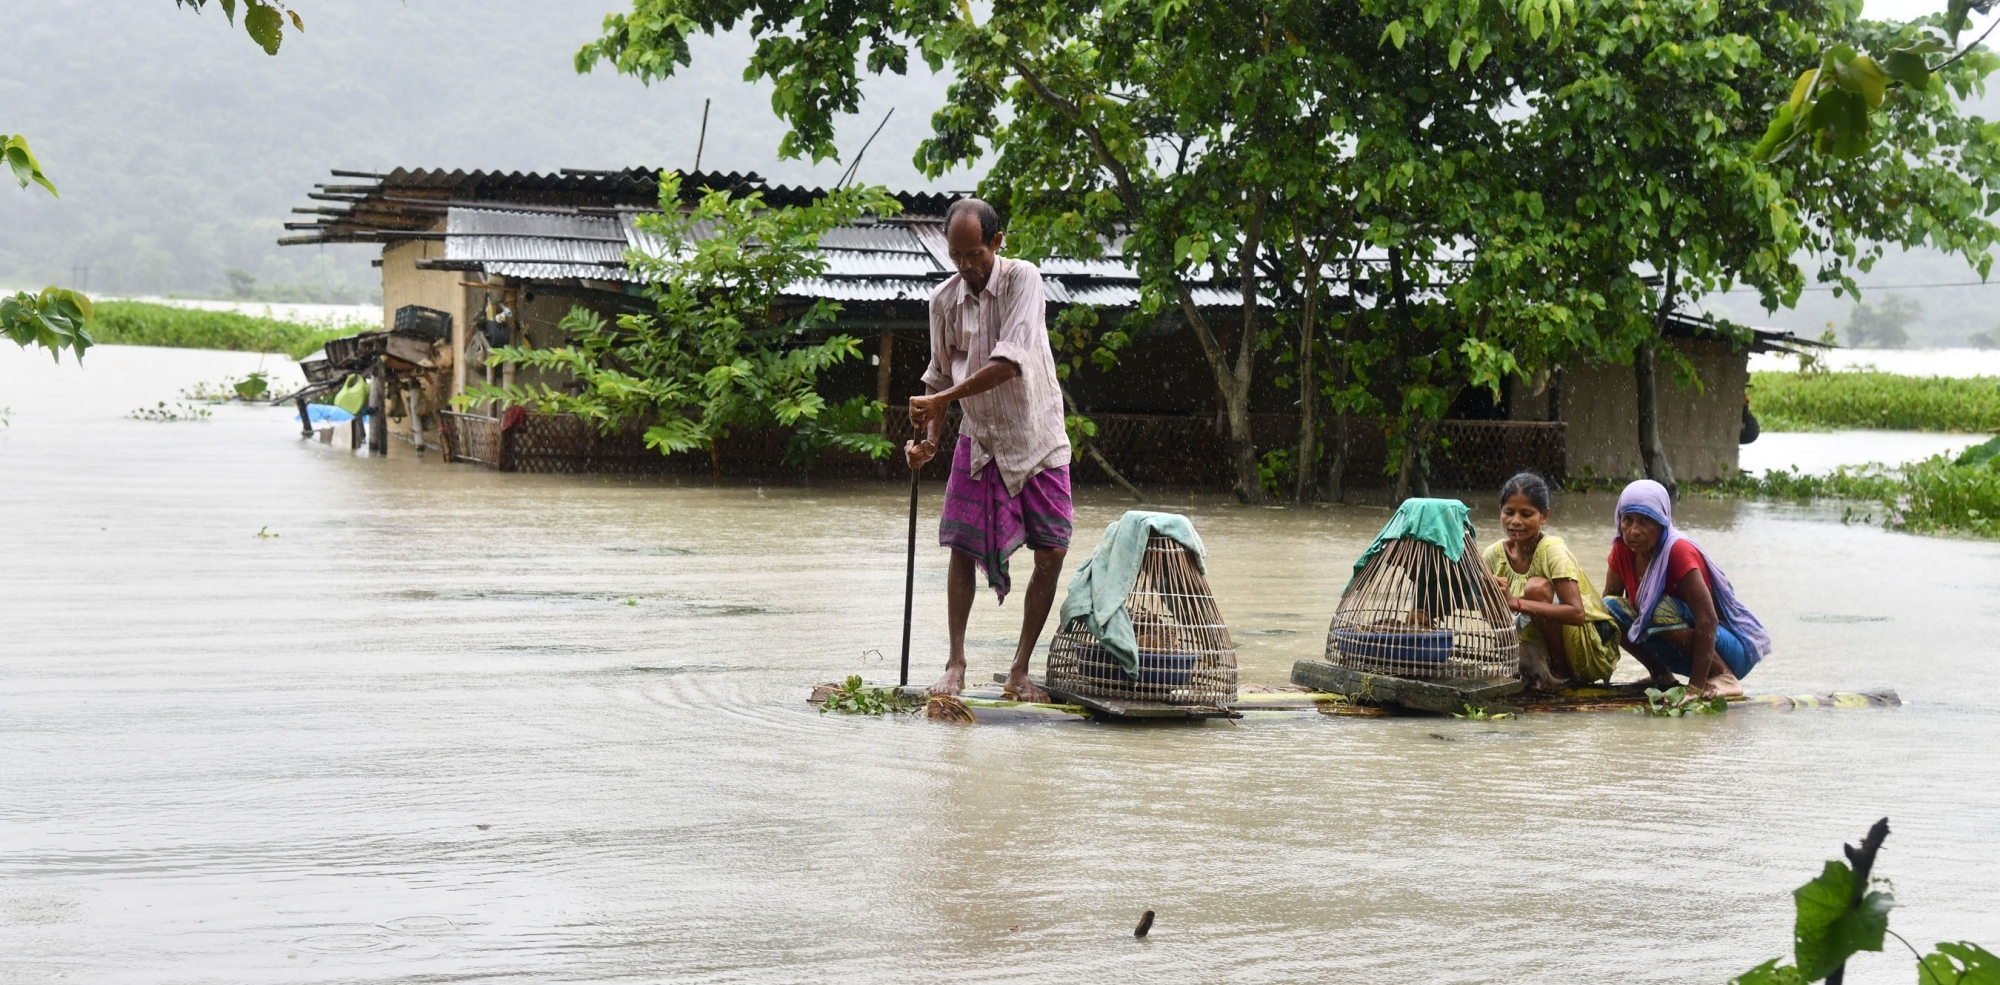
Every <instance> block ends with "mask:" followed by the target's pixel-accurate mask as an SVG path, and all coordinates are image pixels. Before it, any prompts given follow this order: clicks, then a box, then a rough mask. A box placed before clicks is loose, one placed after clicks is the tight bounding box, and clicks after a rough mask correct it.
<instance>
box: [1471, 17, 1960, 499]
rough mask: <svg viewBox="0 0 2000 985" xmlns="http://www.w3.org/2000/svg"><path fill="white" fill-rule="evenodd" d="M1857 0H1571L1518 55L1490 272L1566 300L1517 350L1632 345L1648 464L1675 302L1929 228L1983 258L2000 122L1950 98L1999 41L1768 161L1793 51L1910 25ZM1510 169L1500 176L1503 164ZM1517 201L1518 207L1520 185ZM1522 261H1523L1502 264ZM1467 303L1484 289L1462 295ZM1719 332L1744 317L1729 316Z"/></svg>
mask: <svg viewBox="0 0 2000 985" xmlns="http://www.w3.org/2000/svg"><path fill="white" fill-rule="evenodd" d="M1857 14H1858V4H1853V3H1849V2H1847V0H1788V2H1783V3H1776V4H1770V5H1765V6H1760V7H1758V8H1756V9H1751V8H1745V7H1728V6H1726V5H1717V4H1714V3H1712V2H1709V0H1657V2H1649V3H1646V4H1637V3H1632V2H1628V0H1598V2H1589V3H1584V4H1582V5H1581V7H1580V8H1579V11H1578V18H1579V19H1578V24H1577V28H1576V31H1575V33H1574V34H1573V35H1572V39H1571V41H1570V43H1568V44H1565V45H1564V46H1562V47H1561V48H1560V49H1559V50H1558V51H1557V52H1556V53H1554V54H1553V55H1552V56H1551V57H1549V58H1545V59H1530V60H1524V61H1523V62H1522V63H1521V69H1522V71H1523V76H1522V79H1521V88H1522V91H1523V93H1524V96H1523V99H1522V104H1523V107H1524V108H1525V109H1526V110H1527V112H1525V113H1523V114H1522V115H1521V116H1520V118H1519V122H1518V126H1519V127H1520V130H1521V132H1520V134H1519V135H1518V137H1516V138H1513V139H1511V140H1510V153H1509V155H1508V157H1507V160H1509V161H1511V162H1514V163H1515V164H1516V165H1518V167H1519V169H1520V170H1519V172H1518V175H1517V178H1516V182H1517V184H1518V186H1519V187H1522V188H1528V189H1533V191H1532V192H1530V193H1528V194H1525V195H1522V194H1517V195H1515V196H1511V197H1507V198H1499V197H1496V198H1495V199H1494V202H1495V204H1496V206H1499V207H1496V208H1494V209H1491V210H1488V211H1487V212H1485V213H1484V214H1483V221H1484V222H1486V223H1487V224H1488V227H1489V230H1490V232H1489V233H1487V234H1483V235H1481V236H1479V237H1476V239H1477V240H1478V242H1479V246H1480V254H1479V256H1478V258H1477V261H1478V264H1480V265H1484V266H1486V267H1488V268H1489V272H1490V274H1491V276H1490V277H1489V278H1487V279H1488V280H1489V281H1490V284H1491V287H1492V288H1493V290H1494V291H1495V293H1494V294H1492V295H1489V297H1488V299H1487V303H1502V302H1503V301H1505V300H1506V299H1514V303H1518V302H1519V301H1521V300H1523V299H1527V300H1540V301H1542V302H1544V303H1546V304H1548V305H1549V306H1550V308H1549V310H1550V311H1551V312H1558V311H1559V312H1561V313H1562V317H1549V318H1544V319H1541V320H1540V321H1539V322H1538V323H1537V325H1536V326H1535V329H1536V330H1534V331H1528V332H1519V333H1515V334H1514V339H1515V343H1516V350H1515V351H1516V353H1517V355H1519V356H1520V357H1521V361H1522V362H1523V363H1524V364H1527V365H1534V364H1539V363H1543V362H1548V361H1558V362H1559V361H1563V360H1566V359H1572V358H1584V359H1599V360H1609V361H1616V362H1628V363H1630V364H1632V365H1633V366H1634V373H1635V377H1636V382H1637V383H1638V390H1639V394H1640V406H1639V411H1640V414H1639V417H1640V422H1641V435H1640V449H1641V453H1642V458H1643V459H1644V460H1645V462H1646V467H1647V472H1648V474H1649V475H1651V476H1652V477H1653V478H1656V479H1660V480H1661V481H1662V482H1665V483H1666V484H1668V485H1669V486H1672V485H1673V482H1672V478H1673V476H1672V470H1671V467H1670V465H1669V464H1668V463H1667V462H1666V456H1665V453H1664V450H1663V449H1662V448H1661V446H1660V442H1659V438H1658V430H1657V426H1656V416H1655V414H1654V413H1653V406H1652V393H1653V390H1654V384H1653V377H1654V368H1653V365H1652V363H1653V361H1654V353H1655V352H1658V353H1660V354H1662V355H1668V354H1671V358H1672V360H1673V366H1674V369H1675V376H1676V377H1677V378H1678V379H1679V380H1680V381H1681V382H1682V383H1683V385H1688V384H1696V385H1698V383H1697V381H1694V380H1693V379H1692V376H1691V368H1690V367H1689V366H1688V365H1687V364H1686V363H1685V361H1684V360H1682V359H1680V358H1679V356H1678V355H1677V354H1676V353H1675V350H1673V349H1671V348H1668V347H1663V346H1660V344H1659V342H1660V334H1661V329H1662V328H1663V322H1664V318H1665V315H1666V314H1667V313H1668V312H1670V311H1672V310H1673V309H1674V308H1676V307H1678V306H1682V305H1687V304H1691V303H1693V302H1697V301H1699V300H1700V299H1701V298H1702V297H1703V296H1704V295H1706V294H1708V293H1710V292H1712V291H1716V290H1720V289H1724V288H1727V287H1729V286H1731V285H1733V284H1737V283H1742V284H1745V285H1748V286H1752V287H1755V288H1756V289H1757V290H1758V291H1759V293H1760V296H1761V298H1762V300H1763V302H1764V304H1765V306H1766V307H1767V308H1772V309H1775V308H1777V307H1780V306H1789V305H1791V304H1793V303H1795V302H1796V300H1797V298H1798V294H1799V291H1800V290H1801V288H1802V286H1803V284H1804V282H1805V276H1806V273H1805V271H1803V270H1802V269H1801V268H1800V267H1799V265H1798V263H1797V262H1796V261H1795V259H1794V258H1795V257H1798V256H1801V255H1806V256H1813V257H1815V258H1817V262H1818V269H1817V271H1816V272H1815V277H1816V279H1818V280H1819V281H1821V282H1832V283H1835V284H1836V285H1838V286H1839V288H1840V289H1841V290H1842V291H1851V290H1853V287H1854V285H1853V281H1852V279H1851V278H1852V274H1853V273H1854V272H1855V271H1865V270H1867V269H1868V268H1869V267H1870V265H1871V264H1872V263H1873V262H1874V260H1875V259H1876V258H1877V257H1879V256H1880V255H1881V252H1882V249H1883V247H1884V245H1885V244H1896V245H1900V246H1905V247H1908V246H1915V245H1930V246H1934V247H1938V248H1940V249H1944V250H1947V251H1950V252H1957V253H1959V254H1960V255H1962V256H1964V257H1965V258H1966V259H1967V260H1968V262H1970V263H1972V264H1973V265H1974V266H1975V267H1976V268H1978V269H1980V270H1981V271H1982V273H1983V272H1984V270H1985V265H1986V264H1988V263H1989V262H1990V261H1989V260H1987V259H1986V251H1987V249H1988V248H1989V247H1990V246H1991V245H1993V244H1994V243H1995V242H1996V229H1995V227H1994V226H1993V225H1992V224H1991V223H1989V222H1988V221H1987V220H1986V219H1985V218H1983V216H1984V214H1985V212H1986V211H1987V210H1986V208H1985V204H1986V201H1987V198H1988V196H1989V194H1990V193H1991V191H1992V177H1993V176H1994V175H1995V174H1996V169H1995V163H1996V157H1995V151H1996V148H2000V143H1996V139H2000V135H1996V134H1995V133H1994V132H1992V131H1991V130H1990V128H1988V127H1986V126H1984V125H1983V124H1982V123H1980V122H1979V121H1978V120H1977V119H1976V118H1970V117H1966V116H1963V115H1961V114H1960V112H1959V107H1958V104H1957V102H1956V99H1955V98H1954V96H1955V95H1962V94H1963V93H1965V92H1969V91H1971V90H1972V89H1973V88H1975V87H1977V86H1979V85H1981V84H1982V80H1983V78H1984V76H1985V75H1986V74H1987V73H1988V72H1989V71H1990V70H1991V68H1992V61H1991V59H1989V58H1987V57H1985V56H1984V55H1983V54H1981V53H1977V52H1974V53H1971V54H1969V55H1967V56H1966V57H1964V58H1960V59H1958V60H1957V61H1955V62H1953V63H1951V64H1949V65H1943V64H1941V65H1939V66H1937V71H1935V72H1934V73H1933V74H1932V75H1931V76H1930V78H1929V81H1928V83H1927V84H1926V86H1925V87H1924V88H1922V89H1915V88H1906V89H1905V91H1903V92H1901V94H1899V95H1897V96H1896V97H1894V98H1888V99H1884V100H1883V101H1882V103H1881V106H1880V108H1879V110H1872V111H1871V113H1872V118H1873V119H1874V120H1875V125H1876V127H1877V128H1878V129H1879V130H1881V131H1882V132H1885V133H1891V134H1895V135H1897V139H1896V140H1894V141H1892V142H1890V146H1879V145H1878V146H1876V147H1873V148H1869V149H1866V150H1865V151H1864V152H1862V153H1860V154H1859V155H1858V156H1856V157H1854V158H1852V159H1846V158H1838V159H1834V158H1829V159H1828V160H1826V161H1825V162H1823V163H1816V164H1815V165H1813V166H1811V167H1804V166H1801V167H1793V166H1791V165H1786V166H1782V167H1781V166H1776V165H1774V164H1773V162H1772V161H1771V160H1769V159H1768V158H1767V157H1765V156H1764V155H1763V154H1761V153H1760V151H1759V140H1758V134H1759V133H1760V132H1761V131H1762V130H1763V129H1764V122H1765V120H1766V118H1767V116H1766V114H1767V113H1768V112H1769V107H1770V106H1771V105H1772V100H1774V99H1777V98H1781V93H1782V92H1784V91H1789V86H1790V85H1791V84H1792V76H1791V74H1790V69H1789V68H1788V66H1790V65H1792V64H1794V61H1795V59H1797V58H1799V57H1801V55H1811V56H1816V55H1817V53H1818V52H1819V50H1820V48H1821V46H1822V45H1825V44H1826V43H1827V40H1826V39H1829V38H1831V39H1836V40H1841V39H1844V40H1841V43H1849V42H1852V43H1854V44H1861V45H1865V44H1870V43H1875V40H1873V39H1881V38H1893V37H1898V36H1901V35H1903V34H1904V33H1906V32H1907V31H1909V30H1912V28H1911V27H1909V26H1908V25H1898V24H1885V23H1879V22H1868V21H1861V20H1859V19H1858V17H1857ZM1497 184H1498V183H1497V182H1496V185H1497ZM1509 206H1513V207H1509ZM1507 265H1511V269H1503V268H1505V267H1506V266H1507ZM1461 303H1462V304H1476V303H1478V299H1474V298H1469V297H1462V298H1461ZM1719 327H1720V328H1721V329H1723V330H1724V331H1725V332H1731V331H1733V332H1735V333H1737V334H1739V336H1740V333H1741V332H1742V330H1741V329H1740V328H1736V327H1733V326H1728V325H1722V326H1719Z"/></svg>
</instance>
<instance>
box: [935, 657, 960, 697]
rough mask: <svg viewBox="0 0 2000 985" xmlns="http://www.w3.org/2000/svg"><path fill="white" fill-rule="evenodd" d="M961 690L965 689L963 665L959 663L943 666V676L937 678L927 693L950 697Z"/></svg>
mask: <svg viewBox="0 0 2000 985" xmlns="http://www.w3.org/2000/svg"><path fill="white" fill-rule="evenodd" d="M963 690H965V667H964V665H962V664H961V665H959V666H956V667H952V666H947V667H945V669H944V676H943V677H940V678H938V679H937V683H936V684H933V685H931V686H930V692H929V693H930V694H932V695H934V696H936V695H942V696H945V697H950V696H953V695H956V694H957V693H958V692H960V691H963Z"/></svg>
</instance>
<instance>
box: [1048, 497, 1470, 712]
mask: <svg viewBox="0 0 2000 985" xmlns="http://www.w3.org/2000/svg"><path fill="white" fill-rule="evenodd" d="M1460 508H1461V509H1463V507H1460ZM1154 534H1159V535H1160V536H1162V537H1168V538H1171V539H1173V540H1174V541H1176V542H1177V543H1179V544H1180V545H1181V546H1182V547H1185V548H1187V550H1188V555H1189V556H1190V557H1191V558H1192V559H1193V561H1194V566H1195V570H1197V571H1206V570H1207V569H1206V567H1205V562H1206V561H1207V558H1208V550H1207V549H1206V548H1204V547H1202V544H1201V537H1200V536H1199V535H1197V534H1196V533H1195V532H1194V524H1192V523H1190V522H1188V518H1187V517H1184V516H1182V515H1180V514H1179V513H1150V512H1147V511H1145V510H1127V511H1126V513H1125V515H1124V516H1122V517H1119V518H1118V519H1117V520H1115V521H1113V522H1112V523H1111V525H1110V526H1107V527H1105V528H1104V539H1103V540H1100V541H1098V542H1097V550H1096V551H1094V552H1092V553H1091V555H1090V558H1089V559H1088V560H1086V561H1084V562H1083V565H1082V566H1081V567H1079V568H1077V569H1076V577H1074V578H1071V579H1070V582H1069V595H1067V596H1065V597H1064V598H1063V604H1062V615H1061V617H1060V619H1059V624H1060V625H1062V626H1068V625H1070V624H1071V623H1074V622H1076V621H1077V620H1082V621H1083V625H1084V627H1085V628H1087V629H1088V630H1090V634H1091V635H1092V636H1095V637H1097V639H1098V641H1099V642H1101V643H1102V644H1103V645H1104V649H1105V650H1106V651H1107V652H1109V653H1110V654H1111V655H1112V656H1113V657H1116V658H1117V660H1118V665H1119V666H1121V667H1123V668H1125V673H1126V675H1127V676H1129V677H1131V678H1132V679H1133V680H1138V679H1139V640H1138V637H1137V634H1136V633H1135V632H1134V631H1133V629H1132V616H1131V614H1130V613H1128V612H1126V611H1125V597H1126V596H1127V595H1130V594H1132V585H1133V583H1134V582H1136V581H1138V580H1139V566H1140V564H1142V563H1143V562H1144V561H1145V560H1146V544H1147V542H1148V541H1150V540H1152V537H1153V535H1154Z"/></svg>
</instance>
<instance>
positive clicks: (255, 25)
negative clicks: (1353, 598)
mask: <svg viewBox="0 0 2000 985" xmlns="http://www.w3.org/2000/svg"><path fill="white" fill-rule="evenodd" d="M247 2H248V3H249V8H248V9H246V10H244V11H243V29H244V30H246V31H249V32H250V40H252V41H255V42H257V44H258V45H259V46H261V47H262V48H263V49H264V54H267V55H275V54H277V53H278V46H279V45H281V44H283V43H284V41H285V18H284V16H283V15H281V14H279V13H278V9H277V8H276V7H273V6H271V5H270V4H265V3H258V2H257V0H247Z"/></svg>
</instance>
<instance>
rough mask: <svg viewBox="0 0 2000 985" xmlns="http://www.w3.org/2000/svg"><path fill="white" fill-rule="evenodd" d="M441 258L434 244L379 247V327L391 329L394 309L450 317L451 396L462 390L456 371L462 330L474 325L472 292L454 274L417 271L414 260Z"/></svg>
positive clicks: (418, 241)
mask: <svg viewBox="0 0 2000 985" xmlns="http://www.w3.org/2000/svg"><path fill="white" fill-rule="evenodd" d="M441 256H444V243H443V242H441V241H438V240H424V239H414V240H403V241H402V242H398V243H390V244H388V245H386V246H384V247H382V327H383V328H384V329H389V328H393V327H394V326H395V324H396V309H398V308H401V307H403V306H404V305H406V304H418V305H423V306H424V307H426V308H435V309H437V310H438V311H443V312H446V313H448V314H450V315H451V351H452V356H453V359H452V370H451V372H450V379H451V396H457V395H458V392H459V391H460V390H461V389H463V388H464V386H463V380H462V379H461V377H460V370H459V367H460V366H463V365H464V360H463V359H462V358H459V357H460V356H462V355H463V354H464V352H465V333H466V326H467V325H468V324H472V323H474V314H475V309H474V307H473V306H474V304H475V303H477V302H476V301H475V300H474V299H473V298H472V296H471V295H472V292H470V291H468V290H466V289H465V288H463V287H461V286H459V280H460V279H462V278H463V277H464V276H465V275H464V274H463V273H460V272H459V271H456V270H419V269H417V261H418V260H427V259H432V258H435V257H441Z"/></svg>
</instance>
